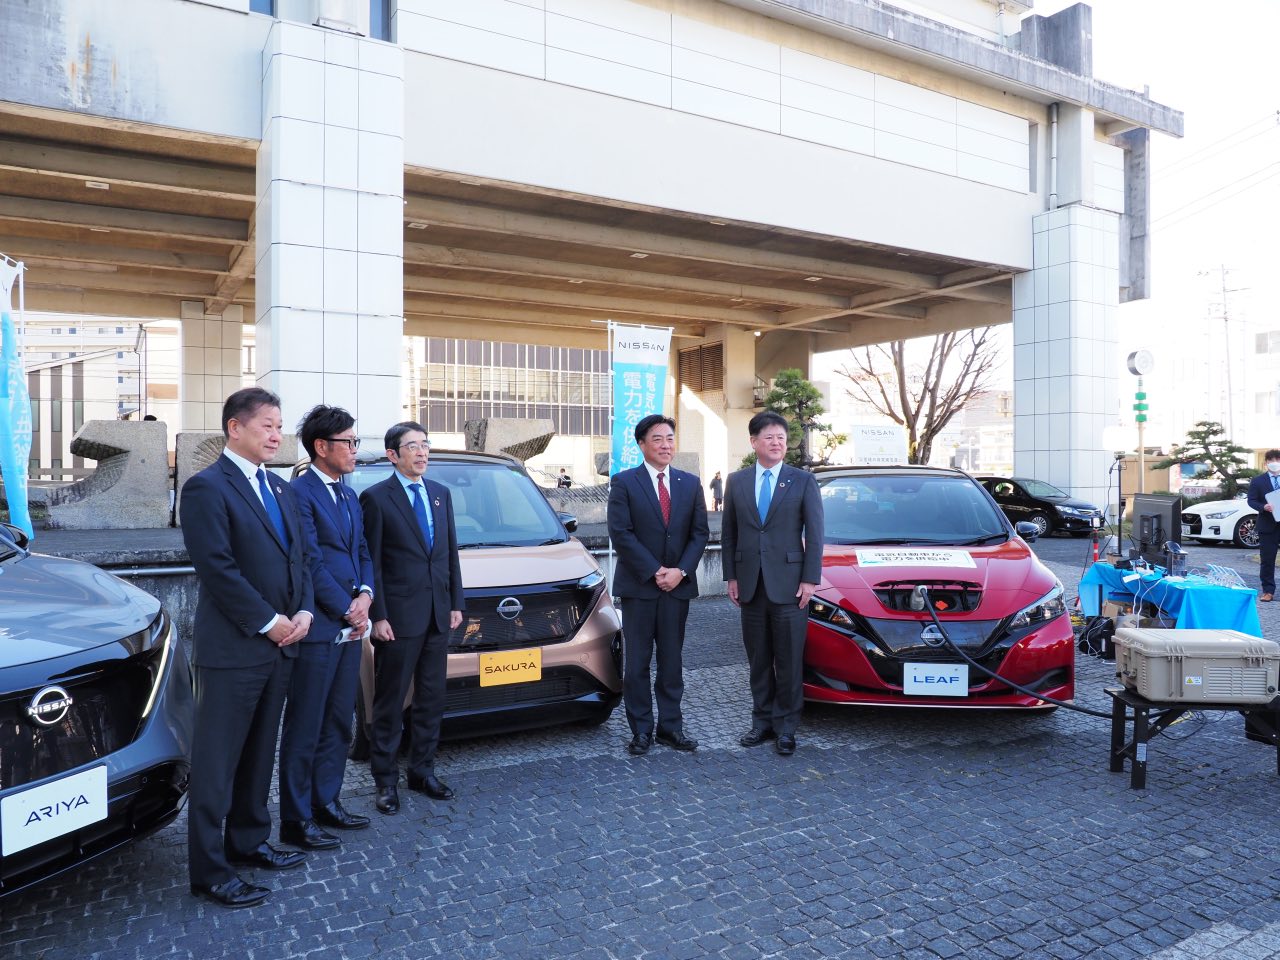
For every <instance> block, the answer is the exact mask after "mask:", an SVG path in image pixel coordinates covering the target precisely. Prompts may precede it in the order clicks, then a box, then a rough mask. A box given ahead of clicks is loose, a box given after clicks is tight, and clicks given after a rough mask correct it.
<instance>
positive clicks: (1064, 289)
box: [1013, 205, 1120, 505]
mask: <svg viewBox="0 0 1280 960" xmlns="http://www.w3.org/2000/svg"><path fill="white" fill-rule="evenodd" d="M1032 224H1033V231H1034V234H1033V248H1032V269H1031V270H1030V271H1028V272H1027V273H1022V274H1019V275H1018V276H1016V277H1014V282H1013V343H1014V347H1013V389H1014V401H1013V409H1014V428H1013V446H1014V453H1013V460H1014V472H1015V473H1017V474H1018V475H1020V476H1027V477H1036V478H1039V479H1041V480H1046V481H1048V482H1049V483H1052V484H1054V485H1055V486H1059V487H1062V488H1063V489H1064V490H1067V491H1068V492H1070V493H1073V494H1075V495H1076V496H1079V497H1083V498H1084V499H1086V500H1090V501H1092V502H1093V503H1096V504H1100V505H1101V504H1104V503H1105V501H1106V499H1107V498H1106V495H1105V491H1106V485H1107V468H1108V467H1109V466H1110V461H1111V457H1110V451H1107V450H1105V449H1104V448H1103V440H1102V438H1103V430H1104V428H1105V427H1107V426H1110V425H1111V424H1114V423H1115V422H1116V421H1117V416H1118V413H1119V408H1118V402H1119V382H1118V381H1119V374H1120V358H1119V346H1118V340H1119V331H1118V322H1117V318H1116V311H1117V303H1118V290H1119V245H1118V244H1119V237H1118V231H1119V217H1118V216H1117V215H1116V214H1114V213H1111V212H1108V211H1105V210H1096V209H1093V208H1091V207H1086V206H1080V205H1075V206H1070V207H1062V208H1059V209H1057V210H1051V211H1049V212H1047V213H1042V214H1040V215H1038V216H1036V217H1035V218H1033V220H1032Z"/></svg>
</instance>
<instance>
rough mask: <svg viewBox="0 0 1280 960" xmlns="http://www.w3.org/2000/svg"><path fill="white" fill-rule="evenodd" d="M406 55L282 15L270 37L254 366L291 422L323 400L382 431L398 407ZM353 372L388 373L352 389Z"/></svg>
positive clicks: (496, 13) (489, 8)
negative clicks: (370, 386)
mask: <svg viewBox="0 0 1280 960" xmlns="http://www.w3.org/2000/svg"><path fill="white" fill-rule="evenodd" d="M471 6H472V8H473V9H474V10H475V11H476V12H477V18H478V20H479V22H483V23H489V24H490V25H492V23H493V22H494V18H499V19H501V17H502V15H503V14H504V13H505V11H504V10H503V9H501V4H500V3H499V2H498V0H483V2H481V0H477V2H476V3H475V4H474V5H471ZM517 6H521V7H522V9H523V10H524V11H526V12H531V8H529V7H527V6H523V5H517ZM537 15H538V16H541V12H540V11H538V12H537ZM486 17H487V18H488V19H485V18H486ZM509 21H510V18H506V21H504V22H509ZM539 30H540V27H539ZM403 58H404V54H403V51H402V50H400V49H399V48H398V47H393V46H390V45H388V44H384V43H380V42H379V41H376V40H367V39H364V38H357V37H349V36H343V35H341V34H336V33H332V32H330V31H327V30H322V29H318V28H314V27H309V26H305V25H302V24H297V23H291V22H287V21H277V22H276V23H275V24H274V26H273V27H272V31H271V34H270V35H269V37H268V41H267V46H266V48H265V50H264V51H263V78H264V79H263V118H262V122H263V132H262V147H261V153H260V155H259V158H258V212H257V251H256V256H257V281H256V286H255V290H256V311H257V316H256V318H255V319H256V321H257V326H258V330H257V337H256V342H257V346H258V355H257V360H258V362H257V374H258V380H259V382H260V383H262V384H263V385H264V386H266V387H267V388H268V389H271V390H274V391H276V392H277V393H279V394H280V398H281V401H282V402H283V404H284V411H283V412H284V419H285V422H286V423H294V422H296V421H297V419H298V418H299V417H300V416H301V415H302V414H303V413H304V412H305V411H306V410H308V409H309V408H310V407H312V406H314V405H315V404H317V403H321V402H324V403H335V404H339V405H341V406H345V407H347V408H348V409H349V410H351V412H352V413H353V414H355V415H356V416H357V418H358V419H360V421H361V423H360V428H361V429H362V430H365V431H367V432H371V433H374V434H377V433H381V432H382V430H383V429H384V428H385V427H386V425H387V424H389V423H393V422H395V421H396V420H398V419H400V416H401V403H400V390H399V377H400V369H399V352H400V334H401V330H402V328H403V288H404V280H403V273H404V270H403V252H404V251H403V246H404V244H403V230H404V227H403V224H404V116H405V105H404V82H403V79H402V72H403ZM357 374H360V375H362V376H366V377H369V378H371V379H374V380H380V381H381V380H385V381H386V383H384V384H382V386H381V387H380V388H378V389H370V390H368V391H364V392H363V393H357V391H356V388H355V379H356V375H357ZM362 399H368V400H369V402H370V404H371V405H366V404H361V403H359V401H361V400H362Z"/></svg>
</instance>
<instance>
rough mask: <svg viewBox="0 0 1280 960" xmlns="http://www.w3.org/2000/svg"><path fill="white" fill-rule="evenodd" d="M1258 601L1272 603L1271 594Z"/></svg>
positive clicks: (1261, 597) (1264, 595) (1265, 594)
mask: <svg viewBox="0 0 1280 960" xmlns="http://www.w3.org/2000/svg"><path fill="white" fill-rule="evenodd" d="M1258 599H1259V600H1261V601H1262V602H1263V603H1270V602H1271V600H1272V595H1271V594H1269V593H1264V594H1263V595H1262V596H1260V597H1259V598H1258Z"/></svg>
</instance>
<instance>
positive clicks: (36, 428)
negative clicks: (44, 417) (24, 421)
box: [31, 397, 43, 437]
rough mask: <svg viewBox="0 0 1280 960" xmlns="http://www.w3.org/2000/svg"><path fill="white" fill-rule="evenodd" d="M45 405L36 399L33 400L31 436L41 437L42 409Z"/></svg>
mask: <svg viewBox="0 0 1280 960" xmlns="http://www.w3.org/2000/svg"><path fill="white" fill-rule="evenodd" d="M42 406H43V404H42V403H41V402H40V401H39V399H37V398H36V397H32V398H31V435H32V436H33V437H35V436H39V435H40V408H41V407H42Z"/></svg>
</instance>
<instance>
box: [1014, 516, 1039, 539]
mask: <svg viewBox="0 0 1280 960" xmlns="http://www.w3.org/2000/svg"><path fill="white" fill-rule="evenodd" d="M1013 529H1014V531H1015V532H1016V533H1017V534H1018V536H1020V537H1021V538H1022V539H1023V540H1025V541H1027V543H1035V542H1036V540H1038V539H1039V537H1040V528H1039V527H1037V526H1036V525H1035V524H1034V523H1032V522H1031V521H1030V520H1019V521H1018V522H1017V523H1015V524H1014V525H1013Z"/></svg>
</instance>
